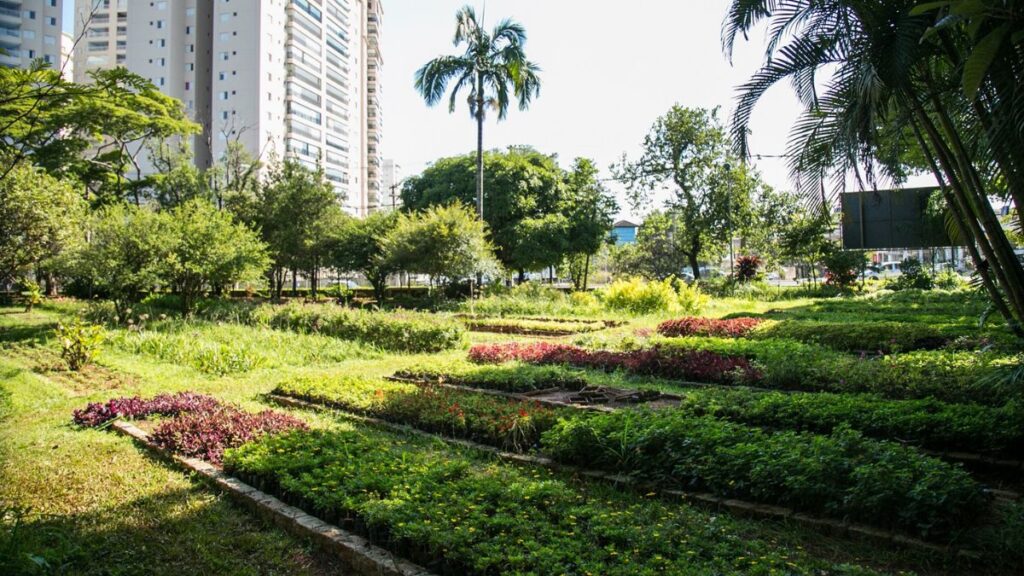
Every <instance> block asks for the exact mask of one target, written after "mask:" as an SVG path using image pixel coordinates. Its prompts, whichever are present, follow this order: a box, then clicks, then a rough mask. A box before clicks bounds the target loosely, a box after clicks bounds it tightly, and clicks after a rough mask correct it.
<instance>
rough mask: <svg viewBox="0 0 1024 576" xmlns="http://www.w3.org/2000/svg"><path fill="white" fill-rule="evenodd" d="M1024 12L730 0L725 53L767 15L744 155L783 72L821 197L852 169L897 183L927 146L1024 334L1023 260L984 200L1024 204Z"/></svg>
mask: <svg viewBox="0 0 1024 576" xmlns="http://www.w3.org/2000/svg"><path fill="white" fill-rule="evenodd" d="M997 4H999V5H1002V6H1001V7H1000V6H997ZM1021 18H1022V17H1021V10H1020V2H1019V0H1011V1H1009V2H981V1H974V0H970V1H958V0H952V1H939V2H931V1H920V0H891V1H887V2H878V1H875V0H826V1H818V0H785V1H781V2H779V1H775V0H733V2H732V4H731V6H730V8H729V12H728V14H727V16H726V19H725V23H724V27H723V35H722V40H723V47H724V49H725V52H726V55H727V56H730V55H731V53H732V48H733V45H734V43H735V40H736V37H737V35H743V36H746V35H747V34H748V32H750V30H751V29H753V28H754V27H757V26H760V25H762V24H763V23H764V22H765V21H767V23H768V25H767V29H768V31H769V32H768V34H769V38H768V49H767V52H766V54H765V63H764V65H763V66H762V68H761V69H760V70H758V71H757V72H756V73H755V74H754V76H753V77H752V78H751V79H750V80H749V81H748V82H747V83H746V84H745V85H743V86H742V87H741V88H740V95H739V99H738V105H737V107H736V112H735V116H734V118H733V127H732V133H733V137H734V140H735V144H736V148H737V151H738V152H740V153H741V154H743V155H746V154H747V153H748V152H749V150H748V147H747V138H748V133H749V124H750V117H751V114H752V112H753V109H754V107H755V105H756V104H757V102H758V101H759V100H760V97H761V96H762V95H763V94H764V92H765V91H767V90H768V89H769V88H770V87H771V86H773V85H775V84H776V83H778V82H779V81H781V80H790V81H791V82H792V83H793V85H794V86H795V87H796V90H797V94H798V96H799V97H800V100H801V101H802V102H803V105H804V108H805V111H804V113H803V115H802V116H801V118H800V119H799V120H798V121H797V123H796V125H795V126H794V128H793V132H792V136H791V139H790V142H791V149H790V151H789V156H790V159H791V160H790V169H791V172H792V173H793V176H794V177H795V179H796V180H797V182H798V183H799V184H800V190H801V191H802V192H804V193H805V194H806V195H808V196H809V197H812V198H817V199H819V202H820V203H821V204H823V205H828V204H830V203H831V202H833V201H834V200H835V194H836V193H838V192H840V191H842V189H843V187H844V183H845V181H846V178H847V177H848V176H849V175H850V174H853V175H854V176H855V177H856V178H857V179H858V180H860V181H861V183H862V184H863V185H864V186H872V185H874V184H875V183H876V182H877V181H878V179H879V178H882V177H885V178H887V179H889V180H892V181H894V182H897V183H898V182H900V181H901V176H902V174H903V173H904V170H903V166H902V163H901V161H902V159H903V156H902V155H901V154H899V153H898V152H899V151H900V148H901V147H907V146H916V147H919V149H920V152H921V156H923V158H924V159H925V162H926V164H927V165H928V167H929V168H930V169H931V172H932V173H933V174H934V176H935V178H936V180H937V181H938V183H939V186H940V188H941V189H942V192H943V195H944V197H945V200H946V203H947V205H948V206H949V208H950V211H951V213H952V214H953V220H954V222H955V224H956V227H957V228H958V231H959V233H960V237H961V238H964V239H966V240H967V248H968V251H969V252H970V253H971V256H972V258H973V259H974V261H975V263H976V269H977V270H978V273H979V276H980V277H981V280H982V283H983V284H984V286H985V288H986V290H987V291H988V293H989V295H990V297H991V298H992V302H993V303H994V305H995V307H996V308H997V309H998V310H999V312H1000V313H1001V314H1002V315H1003V316H1004V318H1006V320H1007V322H1008V324H1009V326H1010V327H1011V329H1012V330H1014V331H1015V332H1016V333H1018V334H1019V335H1022V336H1024V329H1022V327H1021V323H1022V322H1024V267H1022V266H1021V263H1020V261H1019V260H1018V259H1017V257H1016V255H1015V254H1014V251H1013V246H1012V245H1011V244H1010V242H1009V240H1008V239H1007V237H1006V233H1005V231H1004V230H1003V228H1002V226H1001V225H1000V223H999V220H998V218H997V217H996V214H995V211H994V210H993V208H992V204H991V202H990V201H989V198H990V197H992V196H1008V197H1011V198H1013V199H1014V202H1015V204H1016V205H1017V208H1018V212H1019V209H1020V208H1021V206H1020V203H1021V202H1024V177H1022V176H1021V174H1022V173H1024V139H1022V138H1021V136H1020V135H1021V133H1022V130H1024V112H1022V110H1024V90H1022V89H1021V85H1022V83H1024V82H1022V78H1021V75H1022V70H1024V56H1022V52H1021V50H1020V45H1021V42H1024V36H1022V35H1021V34H1020V33H1019V26H1020V22H1021ZM1015 25H1016V27H1017V28H1016V29H1015V28H1014V26H1015ZM892 126H897V127H900V128H902V133H903V134H906V135H908V136H909V137H908V139H906V140H904V141H903V142H901V144H902V146H894V147H893V146H888V147H887V146H886V144H889V143H891V140H892V138H891V132H892V130H891V129H890V128H889V127H892ZM892 150H895V151H896V152H897V153H895V154H892V153H888V152H890V151H892ZM829 178H831V179H833V181H834V182H835V186H833V187H832V192H833V194H832V195H831V196H830V195H829V193H828V192H827V191H826V182H827V180H828V179H829Z"/></svg>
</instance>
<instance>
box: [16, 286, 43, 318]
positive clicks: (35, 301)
mask: <svg viewBox="0 0 1024 576" xmlns="http://www.w3.org/2000/svg"><path fill="white" fill-rule="evenodd" d="M22 284H23V287H24V288H25V289H24V290H23V291H22V293H21V297H22V298H23V299H24V301H25V312H31V311H32V309H33V308H35V307H36V306H38V305H40V304H42V303H43V291H42V289H41V288H40V287H39V284H36V283H35V282H33V281H31V280H26V281H25V282H23V283H22Z"/></svg>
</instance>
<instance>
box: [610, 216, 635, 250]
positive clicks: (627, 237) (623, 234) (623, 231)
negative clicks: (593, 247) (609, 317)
mask: <svg viewBox="0 0 1024 576" xmlns="http://www.w3.org/2000/svg"><path fill="white" fill-rule="evenodd" d="M639 229H640V224H637V223H636V222H633V221H632V220H619V221H618V222H616V223H615V224H613V225H612V235H613V236H615V245H616V246H622V245H623V244H632V243H633V242H636V231H637V230H639Z"/></svg>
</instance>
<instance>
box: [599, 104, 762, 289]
mask: <svg viewBox="0 0 1024 576" xmlns="http://www.w3.org/2000/svg"><path fill="white" fill-rule="evenodd" d="M612 171H613V173H614V174H615V176H616V177H617V178H620V179H621V180H622V181H623V182H624V183H625V185H626V188H627V190H628V191H629V195H630V201H631V203H632V204H633V207H634V208H636V209H639V207H640V206H642V205H644V204H646V203H647V202H648V201H649V197H650V194H651V191H652V190H655V189H657V188H658V187H660V186H662V185H663V184H665V183H666V182H668V183H671V184H673V185H674V186H675V190H674V198H672V199H671V200H670V201H669V202H668V205H669V206H670V207H671V208H672V209H673V210H674V211H675V212H677V213H678V216H679V225H678V226H677V227H675V229H674V235H675V236H678V237H679V241H678V242H677V243H676V245H677V246H678V249H679V250H680V251H681V252H682V253H683V254H684V255H685V256H686V259H687V260H688V263H689V265H690V268H691V270H692V272H693V276H694V278H700V268H699V260H701V259H711V258H712V257H714V256H717V255H719V254H721V253H722V251H723V250H724V248H725V247H726V246H727V244H728V240H729V238H730V235H731V232H732V223H733V221H735V222H737V223H739V222H741V221H743V218H740V217H739V216H740V215H742V214H746V213H747V212H748V211H749V209H750V202H751V194H752V193H753V191H754V190H755V189H756V188H757V187H758V186H759V185H760V181H759V178H758V176H757V175H756V174H755V173H753V172H752V171H750V169H749V168H747V167H746V166H745V165H743V164H742V163H741V162H739V160H738V158H736V157H735V156H734V155H733V154H732V152H731V150H730V141H729V137H728V136H727V134H726V131H725V129H724V128H723V126H722V125H721V122H720V121H719V120H718V109H717V108H715V109H712V110H708V109H703V108H684V107H682V106H679V105H678V104H676V105H674V106H673V107H672V108H671V109H669V111H668V112H667V113H666V114H665V115H664V116H661V117H659V118H658V119H657V120H656V121H655V122H654V125H653V126H652V127H651V130H650V132H649V133H648V135H647V136H646V137H645V138H644V143H643V154H642V156H641V157H640V158H639V159H638V160H636V161H635V162H630V161H628V160H627V159H626V158H625V157H623V159H622V160H621V161H620V162H619V163H618V164H616V165H615V166H613V167H612ZM673 273H678V270H677V271H675V272H673Z"/></svg>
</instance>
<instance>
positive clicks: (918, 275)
mask: <svg viewBox="0 0 1024 576" xmlns="http://www.w3.org/2000/svg"><path fill="white" fill-rule="evenodd" d="M933 286H934V282H933V281H932V277H931V275H930V274H928V272H926V271H925V269H924V266H922V265H921V261H920V260H918V259H917V258H907V259H905V260H903V261H902V262H900V275H899V276H897V277H895V278H891V279H889V280H888V281H886V283H885V287H886V288H888V289H890V290H911V289H913V290H931V289H932V287H933Z"/></svg>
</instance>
